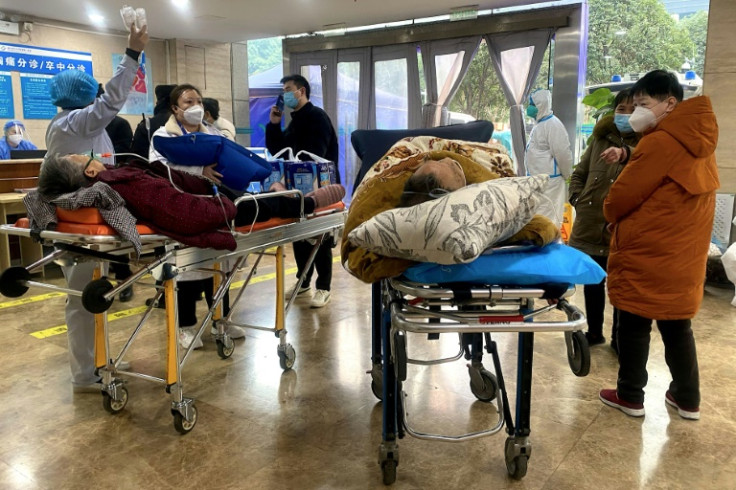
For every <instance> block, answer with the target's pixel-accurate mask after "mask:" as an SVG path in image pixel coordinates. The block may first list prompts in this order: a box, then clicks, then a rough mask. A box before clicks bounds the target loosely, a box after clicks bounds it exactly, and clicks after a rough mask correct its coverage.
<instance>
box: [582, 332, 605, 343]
mask: <svg viewBox="0 0 736 490" xmlns="http://www.w3.org/2000/svg"><path fill="white" fill-rule="evenodd" d="M585 338H586V340H587V341H588V345H589V346H593V345H598V344H605V343H606V338H605V337H604V336H603V335H593V334H591V333H590V332H585Z"/></svg>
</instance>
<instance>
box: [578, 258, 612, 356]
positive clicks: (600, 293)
mask: <svg viewBox="0 0 736 490" xmlns="http://www.w3.org/2000/svg"><path fill="white" fill-rule="evenodd" d="M590 258H591V259H593V260H594V261H595V263H596V264H598V265H600V266H601V268H602V269H603V270H604V271H607V270H608V256H606V255H591V256H590ZM583 295H584V296H585V318H586V319H587V321H588V333H589V334H590V335H591V336H593V337H601V336H603V312H604V311H605V310H606V279H605V278H603V280H602V281H601V282H600V283H598V284H586V285H585V286H583ZM617 329H618V310H617V309H616V308H614V309H613V328H612V329H611V342H612V343H614V344H615V342H616V330H617Z"/></svg>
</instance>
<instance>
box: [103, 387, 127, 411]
mask: <svg viewBox="0 0 736 490" xmlns="http://www.w3.org/2000/svg"><path fill="white" fill-rule="evenodd" d="M119 392H120V395H121V397H120V400H115V399H113V397H112V396H110V394H109V393H107V392H106V391H103V392H102V406H103V407H104V408H105V410H106V411H107V412H108V413H111V414H113V415H115V414H116V413H120V412H122V410H123V409H124V408H125V405H127V404H128V390H127V389H126V388H125V387H121V388H119Z"/></svg>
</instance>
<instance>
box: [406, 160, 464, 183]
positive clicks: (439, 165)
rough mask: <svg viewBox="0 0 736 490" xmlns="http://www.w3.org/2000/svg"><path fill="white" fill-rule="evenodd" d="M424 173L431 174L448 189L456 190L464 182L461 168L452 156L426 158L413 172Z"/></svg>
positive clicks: (416, 173)
mask: <svg viewBox="0 0 736 490" xmlns="http://www.w3.org/2000/svg"><path fill="white" fill-rule="evenodd" d="M424 174H433V175H434V177H435V178H436V179H437V180H438V181H439V182H440V183H441V184H442V188H443V189H447V190H448V191H456V190H458V189H460V188H461V187H465V184H466V182H465V173H464V172H463V168H462V167H461V166H460V164H459V163H457V162H456V161H455V160H453V159H452V158H443V159H442V160H427V161H426V162H424V163H423V164H422V165H421V166H420V167H419V168H418V169H417V171H416V172H414V175H424Z"/></svg>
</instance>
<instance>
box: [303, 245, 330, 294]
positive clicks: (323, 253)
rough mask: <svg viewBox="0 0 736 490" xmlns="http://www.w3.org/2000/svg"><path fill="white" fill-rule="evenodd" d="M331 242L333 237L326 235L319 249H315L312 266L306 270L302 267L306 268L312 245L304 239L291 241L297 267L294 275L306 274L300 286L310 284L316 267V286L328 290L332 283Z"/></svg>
mask: <svg viewBox="0 0 736 490" xmlns="http://www.w3.org/2000/svg"><path fill="white" fill-rule="evenodd" d="M332 242H333V238H332V237H331V236H328V237H326V238H325V239H324V241H323V242H322V245H320V247H319V249H318V250H317V255H316V256H315V257H314V263H312V266H311V267H310V268H309V270H307V271H306V272H305V271H304V269H305V268H306V265H307V261H308V260H309V254H310V253H312V248H313V247H314V245H312V244H311V243H309V242H308V241H306V240H300V241H297V242H294V243H293V247H294V260H296V268H297V272H296V277H299V278H301V277H302V275H303V274H305V273H306V275H305V276H304V281H302V287H307V286H309V285H310V284H311V282H312V274H313V273H314V268H315V267H316V268H317V281H316V284H315V286H316V288H317V289H324V290H325V291H329V290H330V286H331V284H332Z"/></svg>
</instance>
